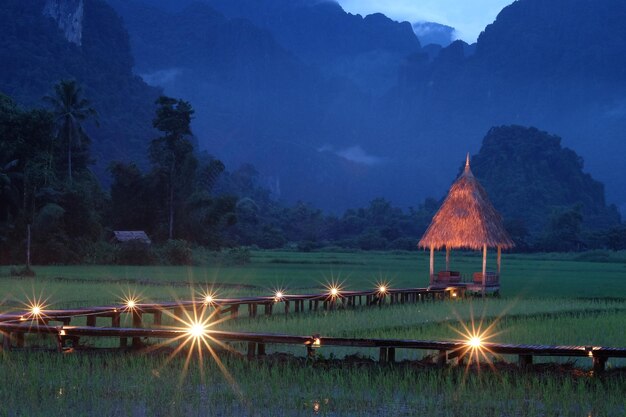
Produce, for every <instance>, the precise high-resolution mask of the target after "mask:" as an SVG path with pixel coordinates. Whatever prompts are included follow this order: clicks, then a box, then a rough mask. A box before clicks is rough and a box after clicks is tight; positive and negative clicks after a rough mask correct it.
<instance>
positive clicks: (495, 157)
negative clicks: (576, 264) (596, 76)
mask: <svg viewBox="0 0 626 417" xmlns="http://www.w3.org/2000/svg"><path fill="white" fill-rule="evenodd" d="M471 165H472V171H473V172H474V175H475V176H476V178H478V180H479V181H480V182H481V184H482V185H483V187H485V189H486V190H487V193H488V194H489V197H490V199H491V201H492V202H493V204H494V206H495V207H496V208H497V209H498V210H499V211H500V212H501V214H502V215H503V217H504V218H505V220H508V221H521V222H522V223H523V224H524V225H525V227H526V228H527V229H529V230H530V231H531V232H533V233H534V234H539V233H540V232H541V231H542V229H543V228H544V227H545V225H546V223H547V222H548V221H549V219H550V216H551V215H552V213H553V211H554V210H555V209H563V208H572V207H575V206H577V205H580V206H581V213H582V214H583V225H584V226H586V227H587V228H588V229H607V228H609V227H611V226H615V225H616V224H618V223H619V222H620V215H619V213H618V212H617V209H616V207H615V206H608V205H607V204H606V200H605V196H604V186H603V185H602V184H601V183H600V182H598V181H596V180H594V179H593V178H592V177H591V175H589V174H588V173H586V172H584V171H583V160H582V158H581V157H580V156H578V155H577V154H576V152H574V151H572V150H571V149H568V148H564V147H562V146H561V138H560V137H558V136H554V135H550V134H548V133H546V132H542V131H539V130H537V129H535V128H527V127H521V126H501V127H494V128H492V129H491V130H489V132H488V133H487V135H486V136H485V138H484V139H483V143H482V146H481V148H480V151H479V152H478V154H476V155H474V156H473V157H472V159H471Z"/></svg>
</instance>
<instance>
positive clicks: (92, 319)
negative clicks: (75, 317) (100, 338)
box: [87, 315, 96, 327]
mask: <svg viewBox="0 0 626 417" xmlns="http://www.w3.org/2000/svg"><path fill="white" fill-rule="evenodd" d="M87 326H89V327H96V316H93V315H92V316H87Z"/></svg>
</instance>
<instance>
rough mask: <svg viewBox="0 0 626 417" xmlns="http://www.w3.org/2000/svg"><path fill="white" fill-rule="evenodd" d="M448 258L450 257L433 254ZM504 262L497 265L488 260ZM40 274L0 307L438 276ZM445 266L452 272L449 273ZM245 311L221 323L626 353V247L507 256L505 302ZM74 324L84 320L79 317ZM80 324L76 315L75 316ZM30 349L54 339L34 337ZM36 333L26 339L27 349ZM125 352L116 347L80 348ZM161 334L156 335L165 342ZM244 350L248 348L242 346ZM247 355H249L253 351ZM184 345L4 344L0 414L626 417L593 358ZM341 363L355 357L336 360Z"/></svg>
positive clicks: (419, 256)
mask: <svg viewBox="0 0 626 417" xmlns="http://www.w3.org/2000/svg"><path fill="white" fill-rule="evenodd" d="M437 261H438V263H442V260H440V259H438V260H437ZM489 262H490V264H492V265H493V264H494V263H495V262H494V260H492V259H490V260H489ZM480 263H481V259H480V258H479V257H478V256H476V255H474V254H472V253H459V254H456V255H453V258H452V267H453V269H456V270H459V271H461V272H462V273H464V274H470V273H471V272H473V271H477V270H479V269H480ZM34 269H35V271H36V273H37V276H36V277H35V278H33V279H24V278H17V277H11V276H10V274H9V268H8V267H5V268H0V294H2V295H3V296H2V310H3V311H10V310H11V309H15V308H18V307H19V306H20V305H21V303H22V302H25V301H26V299H27V298H29V297H30V298H32V297H33V296H35V297H39V296H43V298H46V299H47V303H48V304H49V305H50V307H51V308H67V307H76V306H91V305H106V304H110V303H115V302H119V301H120V297H121V296H122V295H123V294H128V293H133V294H137V295H139V296H140V297H141V299H142V300H144V301H166V300H168V301H169V300H173V299H189V298H190V297H192V296H193V295H194V294H197V293H198V292H200V291H202V290H204V289H206V288H207V287H209V288H213V289H214V290H215V291H217V292H218V296H230V295H270V294H272V293H273V291H274V290H275V289H277V288H281V289H283V290H285V292H287V293H297V292H303V293H310V292H318V291H322V290H323V288H324V285H325V284H327V283H329V282H336V283H341V285H342V287H343V288H346V289H354V290H360V289H367V288H373V287H374V285H375V284H376V282H379V281H385V282H389V285H390V287H396V288H400V287H425V286H427V285H428V259H427V255H426V254H424V253H421V252H419V253H408V252H383V253H371V252H367V253H334V252H333V253H330V252H320V253H317V252H315V253H294V252H272V251H259V252H253V256H252V262H251V263H250V264H249V265H245V266H241V267H217V266H214V267H209V266H194V267H122V266H72V267H69V266H58V267H35V268H34ZM440 269H443V268H440ZM275 311H276V312H278V314H274V315H273V316H271V317H263V316H261V317H258V318H254V319H249V318H247V317H245V316H246V312H245V310H244V311H243V312H241V315H242V317H241V318H239V319H237V320H227V321H224V322H221V323H219V324H216V325H215V328H218V329H224V330H236V331H252V332H272V333H283V334H297V335H312V334H320V335H322V336H344V337H364V338H366V337H376V338H401V339H430V340H432V339H434V340H448V339H460V338H461V339H462V338H463V337H464V336H463V334H465V333H466V328H472V326H474V327H475V328H478V327H480V328H481V329H482V330H484V329H487V328H488V329H489V331H488V334H487V336H488V337H489V341H496V342H503V343H525V344H550V345H554V344H556V345H595V346H598V345H602V346H615V347H626V255H624V254H620V253H608V254H607V253H587V254H576V255H508V256H507V255H506V254H505V256H504V259H503V270H502V289H501V297H500V298H487V299H484V300H483V299H467V300H454V301H435V302H426V303H418V304H404V305H394V306H390V305H386V306H383V307H368V308H365V307H363V308H357V309H354V310H352V309H351V310H341V309H339V310H336V311H329V312H323V311H321V312H315V313H314V312H306V313H304V314H300V315H293V314H292V315H287V316H285V315H284V314H280V312H281V311H282V308H280V306H278V307H277V308H276V309H275ZM72 324H74V322H73V323H72ZM77 324H80V322H77ZM30 338H32V340H29V341H28V342H27V345H30V346H42V347H46V346H50V343H49V341H47V340H44V339H43V338H42V337H40V336H30ZM29 342H30V343H29ZM84 343H86V344H88V345H89V344H91V345H93V346H114V345H115V341H114V340H110V341H104V342H102V341H99V340H89V339H86V340H85V341H84ZM155 343H156V342H155ZM234 347H235V348H240V347H242V346H237V345H234ZM242 351H243V350H242ZM172 352H173V349H172V348H169V347H166V348H163V349H155V350H154V351H153V352H151V353H149V354H148V353H145V352H120V351H113V350H106V351H89V352H72V353H70V352H68V353H63V354H58V353H53V352H49V351H47V350H45V349H43V348H33V349H30V350H23V351H21V350H13V351H11V352H2V354H1V355H2V359H1V360H2V366H0V380H1V381H3V382H2V384H0V416H66V415H73V416H177V415H180V416H209V415H210V416H231V415H233V416H234V415H236V416H300V415H302V416H307V415H325V416H415V415H427V416H454V415H487V416H622V417H623V416H625V415H626V370H625V369H624V368H625V367H626V363H625V362H624V361H620V360H610V361H609V363H608V364H607V372H606V374H605V375H603V376H601V377H598V376H593V375H592V373H591V372H590V365H591V363H590V360H587V358H583V359H578V360H576V361H573V360H569V361H568V360H564V359H558V358H551V359H542V358H535V363H536V365H535V366H534V369H533V370H530V371H521V370H519V369H518V368H517V366H516V365H515V360H516V358H515V357H496V356H493V355H489V354H487V355H486V356H485V357H484V358H483V363H482V365H480V366H476V365H475V364H471V365H470V366H467V365H461V366H455V365H450V366H448V367H445V368H438V367H436V366H434V365H432V364H430V362H429V360H428V358H429V355H431V354H432V352H423V351H402V350H398V352H397V354H396V359H397V361H398V362H399V363H397V364H395V365H378V363H377V362H376V359H377V355H378V351H377V350H372V351H368V350H366V349H364V350H358V349H350V348H329V347H322V348H320V349H317V350H316V353H315V357H314V358H312V359H311V358H309V359H306V358H305V357H304V354H305V351H304V348H301V349H300V348H297V347H278V348H277V347H274V346H268V350H267V353H268V355H267V356H266V357H265V358H263V359H256V360H253V361H247V360H245V359H244V358H242V357H239V356H237V355H236V354H233V353H228V352H221V353H220V354H219V358H218V359H219V360H216V359H214V358H212V357H211V355H210V354H209V353H208V352H204V354H203V356H202V359H200V358H199V357H198V356H197V355H195V354H194V355H191V356H189V357H188V355H187V354H186V352H184V351H181V352H179V353H178V354H177V355H172ZM339 359H345V360H341V361H340V360H339Z"/></svg>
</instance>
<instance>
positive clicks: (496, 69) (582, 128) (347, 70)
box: [130, 0, 626, 208]
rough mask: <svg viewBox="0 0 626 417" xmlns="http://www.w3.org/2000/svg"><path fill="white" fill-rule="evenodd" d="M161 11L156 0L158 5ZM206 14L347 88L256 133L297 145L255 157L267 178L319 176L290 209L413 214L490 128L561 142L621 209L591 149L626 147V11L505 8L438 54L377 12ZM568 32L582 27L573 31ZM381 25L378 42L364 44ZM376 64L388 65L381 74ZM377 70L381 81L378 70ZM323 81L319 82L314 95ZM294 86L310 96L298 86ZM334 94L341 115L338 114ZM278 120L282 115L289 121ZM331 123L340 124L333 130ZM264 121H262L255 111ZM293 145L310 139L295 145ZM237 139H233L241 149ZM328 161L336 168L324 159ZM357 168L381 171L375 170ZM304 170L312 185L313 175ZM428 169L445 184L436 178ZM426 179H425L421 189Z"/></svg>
mask: <svg viewBox="0 0 626 417" xmlns="http://www.w3.org/2000/svg"><path fill="white" fill-rule="evenodd" d="M166 3H167V1H166V0H160V1H158V2H155V3H152V4H153V5H161V6H163V5H165V4H166ZM205 3H206V4H209V5H210V6H211V7H213V8H214V9H216V10H218V11H219V12H220V13H223V14H224V15H225V16H227V17H228V18H233V19H236V18H245V19H248V20H249V21H251V22H252V23H253V25H255V26H256V27H258V28H262V29H264V30H266V31H267V32H268V33H270V34H271V36H272V38H273V39H274V41H275V43H276V44H278V45H279V46H280V47H282V48H283V49H284V50H285V51H286V52H287V53H288V54H290V55H291V56H292V57H293V59H294V60H296V61H297V62H299V63H301V64H302V65H303V66H304V67H307V68H309V69H310V70H312V72H313V73H315V75H316V77H317V78H318V79H320V80H326V81H328V80H334V82H336V83H337V84H336V85H338V86H342V87H341V88H340V89H339V90H338V91H340V92H341V93H340V94H336V92H337V91H331V92H330V93H329V94H327V95H325V96H324V97H320V95H319V94H316V95H314V96H313V97H315V98H316V99H317V101H316V103H317V104H319V107H318V109H321V110H319V111H311V105H310V104H309V100H307V99H306V98H305V99H303V100H304V101H303V103H305V106H306V108H307V109H306V110H305V111H304V112H303V113H305V115H304V116H303V117H304V119H307V118H309V115H311V116H310V117H311V120H317V122H309V121H306V122H305V123H304V124H303V125H300V128H298V127H296V128H295V129H294V131H293V134H285V132H280V133H279V134H278V135H277V134H276V133H277V131H281V130H282V129H280V128H278V126H274V123H272V124H271V125H272V126H271V127H270V130H269V131H266V130H264V129H261V128H256V127H255V128H254V129H253V130H254V135H255V136H256V137H257V138H259V137H265V138H272V137H282V138H283V139H278V140H279V141H282V142H283V144H285V146H287V147H288V148H290V150H289V151H287V152H285V153H286V154H287V158H283V159H278V158H277V159H274V161H273V162H274V163H273V164H267V162H268V160H267V159H266V158H258V159H252V162H253V163H255V164H257V163H258V164H259V168H260V171H261V172H263V173H266V174H268V175H270V176H272V177H274V178H276V179H278V180H281V179H283V178H285V173H287V172H289V174H286V177H287V178H294V176H293V174H294V172H293V171H290V169H291V168H288V167H290V166H293V165H294V164H293V162H292V160H293V158H292V156H293V155H296V154H297V155H299V156H300V157H302V159H303V161H306V162H305V163H304V165H303V164H302V161H301V162H300V163H299V164H297V165H298V168H297V170H296V171H295V172H297V173H298V174H297V175H298V177H299V178H300V179H302V180H304V181H305V183H307V184H310V182H309V181H310V180H311V179H314V180H315V179H316V180H315V181H313V183H314V186H313V187H307V191H308V192H310V194H309V193H307V194H304V193H301V192H300V191H298V190H299V189H300V186H299V185H298V184H297V183H295V182H294V183H293V184H291V185H287V184H285V185H284V186H283V187H281V189H282V190H283V192H284V194H283V196H284V197H286V198H287V199H298V198H301V199H305V200H307V201H314V202H316V203H318V201H319V202H320V204H322V205H324V204H326V203H324V202H325V201H328V200H329V198H328V197H326V198H324V197H322V196H324V195H325V196H332V197H330V199H332V200H333V201H334V203H333V205H332V206H333V207H334V206H335V205H337V206H340V207H348V206H351V205H353V204H351V202H352V201H353V200H352V199H346V197H345V195H346V193H345V191H346V190H348V189H349V190H350V195H351V196H353V198H356V199H357V201H362V202H365V200H366V197H365V196H366V195H370V196H372V195H375V194H373V193H374V192H376V191H378V190H380V192H383V193H385V194H384V195H389V196H393V197H392V198H393V200H394V201H397V202H399V203H401V204H406V205H410V204H414V202H415V201H416V199H419V198H422V197H425V196H427V195H437V194H438V193H440V192H441V190H442V189H445V188H446V187H447V185H448V184H449V181H450V178H451V177H453V175H454V166H455V163H454V162H453V161H456V157H455V156H454V155H456V154H457V153H458V154H461V155H463V153H464V152H465V151H467V150H471V149H473V148H476V147H477V146H478V144H479V141H480V138H481V137H482V135H483V134H484V132H486V131H488V130H489V128H490V127H491V126H493V125H500V124H511V123H514V124H521V125H532V126H538V127H539V128H542V129H545V130H548V131H550V132H554V133H557V134H559V135H561V136H562V137H563V138H564V141H565V143H566V144H567V145H568V146H570V147H572V148H574V149H576V150H578V151H579V152H580V153H581V154H582V155H583V157H584V158H585V159H586V160H587V166H588V168H589V169H590V171H591V172H594V173H597V174H599V176H600V178H601V179H602V180H604V181H607V182H608V183H607V185H608V187H607V190H608V193H609V198H610V199H612V200H618V201H620V205H624V204H626V195H620V191H619V190H620V189H624V187H621V185H624V179H623V178H622V177H623V176H622V175H620V174H616V173H615V170H607V164H605V163H604V156H603V155H599V156H598V157H596V156H595V155H597V151H596V147H595V146H594V145H593V142H592V141H590V140H589V138H594V139H595V140H602V141H603V142H604V143H607V144H608V145H609V147H613V148H621V147H622V145H621V144H620V143H619V142H620V141H619V133H618V132H619V131H620V129H621V124H623V119H624V117H623V115H624V112H623V111H622V110H620V109H623V108H624V107H625V106H624V104H623V103H622V101H620V100H621V99H620V98H619V97H623V95H622V94H621V93H618V91H619V90H620V89H623V88H622V87H623V83H621V82H620V79H621V78H620V75H619V74H621V71H622V70H623V68H625V67H626V66H623V65H621V64H620V62H621V60H622V59H621V58H619V57H618V56H616V54H617V55H619V53H620V51H621V50H623V45H624V44H625V43H624V42H626V40H624V39H623V32H624V30H623V29H622V26H621V25H619V24H618V22H619V16H621V15H622V13H623V12H624V9H625V6H624V5H623V4H621V3H619V2H616V1H615V0H605V1H602V2H598V3H594V4H593V6H592V5H590V3H588V2H586V1H583V0H576V1H574V2H566V1H564V0H560V1H555V2H551V3H550V4H544V2H541V1H538V0H520V1H518V2H515V3H514V4H512V5H511V6H509V7H507V8H505V9H504V10H503V11H502V12H501V13H500V15H499V16H498V17H497V19H496V21H495V22H494V23H493V24H491V25H489V26H488V27H487V28H486V29H485V32H484V33H483V34H481V36H480V37H479V39H478V42H477V43H476V44H474V45H468V44H466V43H465V42H462V41H455V42H452V43H451V44H450V45H448V46H447V47H446V48H442V49H440V48H439V47H437V46H429V47H428V48H423V47H421V45H420V42H419V40H417V39H416V38H415V37H414V33H413V28H410V25H409V24H408V23H396V22H393V21H391V20H389V19H387V18H384V17H383V16H379V15H375V16H370V17H365V18H362V17H361V16H355V15H350V14H349V13H346V12H345V11H343V9H341V7H340V6H339V5H337V4H334V3H331V2H308V1H301V2H289V1H286V0H272V1H264V2H257V1H252V0H240V1H222V0H207V1H206V2H205ZM565 9H567V11H565V12H563V10H565ZM609 15H612V17H611V18H609ZM572 27H579V28H580V30H578V31H577V32H576V34H573V33H571V30H570V28H572ZM364 28H368V29H367V30H366V29H364ZM374 28H376V33H379V36H378V40H376V41H374V40H371V39H370V38H367V37H363V36H362V34H363V33H367V31H368V30H370V31H371V30H374ZM409 29H411V30H409ZM130 32H131V39H133V38H134V37H135V35H134V33H135V30H134V29H133V28H131V29H130ZM409 32H410V33H409ZM407 33H408V35H407ZM600 34H601V35H600ZM611 34H614V35H615V36H612V35H611ZM172 36H175V35H174V34H173V33H172ZM338 39H340V40H344V39H345V40H346V42H338ZM380 39H385V41H384V42H382V41H381V40H380ZM607 39H610V41H608V42H607V41H606V40H607ZM338 44H340V46H337V45H338ZM381 44H384V45H382V46H381ZM620 45H621V46H622V49H621V50H620ZM368 54H370V55H368ZM377 60H382V61H383V62H384V64H380V65H379V64H373V63H376V61H377ZM346 62H347V64H346ZM139 64H140V60H138V65H139ZM380 68H384V69H385V70H383V71H378V69H380ZM392 69H393V70H392ZM299 71H300V70H298V72H299ZM244 72H245V71H244ZM391 73H393V75H390V74H391ZM309 74H310V73H309ZM333 77H334V78H333ZM380 80H383V81H380ZM306 83H309V81H307V82H306ZM286 84H289V83H286ZM322 84H323V82H318V83H317V86H320V85H322ZM350 85H351V86H350ZM368 85H369V86H372V85H373V86H375V89H374V90H373V89H372V87H369V88H368V87H367V86H368ZM620 85H622V87H619V86H620ZM615 87H618V88H615ZM289 89H290V90H297V91H299V92H300V94H301V95H303V96H306V95H307V94H308V93H307V90H306V89H303V88H302V87H300V86H299V85H297V84H291V86H290V87H289ZM169 91H171V92H172V93H177V92H179V90H176V89H172V90H169ZM318 91H319V87H318ZM180 92H184V91H183V90H180ZM346 92H348V94H346ZM381 94H382V96H381ZM338 97H340V103H343V104H342V106H338V107H334V106H333V104H334V103H336V100H337V98H338ZM192 101H194V100H192ZM280 101H281V100H277V101H274V102H273V103H274V104H273V106H276V107H277V112H276V116H277V118H276V121H277V123H279V124H281V123H285V122H286V121H291V120H293V119H292V118H290V117H289V116H288V115H289V112H288V110H291V109H286V107H290V106H282V105H281V104H279V103H280ZM243 103H245V102H243ZM468 103H470V104H469V105H468ZM281 108H282V110H281ZM331 109H332V111H331ZM283 111H284V112H285V113H284V114H285V116H286V117H281V114H282V112H283ZM201 112H202V110H201V111H200V112H199V114H198V118H199V119H200V118H201V116H200V113H201ZM344 112H347V113H344ZM315 114H317V115H318V116H314V115H315ZM329 117H330V120H331V121H332V123H328V122H327V120H329V119H328V118H329ZM259 118H261V119H264V118H265V116H263V115H262V113H256V119H259ZM253 119H254V118H253ZM597 120H602V122H601V123H597ZM197 124H198V123H197ZM293 125H294V126H297V125H298V123H294V124H293ZM324 125H326V126H324ZM207 127H208V125H207ZM325 127H327V128H326V129H325ZM199 135H200V136H201V137H202V136H203V133H202V132H200V133H199ZM294 135H295V136H297V137H299V138H302V140H298V139H295V140H294V137H295V136H294ZM433 138H437V140H433ZM237 141H239V139H235V138H233V142H232V144H233V146H234V143H235V142H237ZM252 141H253V142H254V143H255V147H254V149H255V151H254V153H257V152H260V153H263V152H266V151H264V150H262V149H260V148H259V146H260V147H261V148H263V145H261V144H258V142H257V140H256V139H253V140H252ZM270 141H272V139H270ZM296 142H297V143H298V145H297V146H296V147H297V148H298V150H297V151H296V154H294V153H293V152H292V151H293V148H292V147H291V146H290V145H292V144H294V143H296ZM202 143H208V142H207V141H206V140H202ZM226 147H227V148H228V146H226ZM236 148H237V149H236V150H235V151H234V152H231V153H230V156H229V158H227V159H228V160H229V161H231V162H233V163H236V162H239V161H240V160H242V159H243V158H241V159H240V158H239V156H242V155H240V154H239V152H240V151H239V150H238V149H241V148H244V149H245V148H247V146H240V147H236ZM357 148H358V149H360V150H361V151H362V152H363V153H364V154H365V155H367V156H368V157H367V158H353V159H352V160H347V159H345V158H343V157H342V156H341V155H352V153H350V152H346V150H348V149H357ZM233 149H235V148H233ZM267 149H272V151H271V152H272V154H273V155H277V153H275V152H274V151H275V150H276V147H275V146H274V145H271V144H269V147H268V148H267ZM327 149H334V150H335V151H334V152H328V151H327ZM223 150H225V149H224V148H219V151H220V152H221V151H223ZM320 150H321V151H320ZM244 153H245V156H251V155H250V154H249V153H246V152H244ZM279 153H280V152H279ZM618 154H619V152H617V153H612V154H611V156H612V157H613V158H615V156H614V155H618ZM321 156H324V157H331V159H327V160H323V161H322V160H321V159H320V157H321ZM336 156H339V159H337V158H335V157H336ZM253 158H254V157H253ZM259 159H261V161H260V162H259ZM342 161H344V162H342ZM359 161H361V162H359ZM363 161H383V162H381V163H377V164H369V165H368V164H364V163H362V162H363ZM345 163H348V165H345ZM612 163H613V164H616V163H617V161H616V160H615V161H612ZM353 164H356V165H353ZM305 165H306V166H307V168H306V169H305V168H304V166H305ZM383 168H384V169H383ZM303 169H304V170H305V172H303V171H302V170H303ZM307 170H308V171H310V172H312V173H314V174H311V173H309V174H306V171H307ZM433 170H434V171H435V172H437V174H438V175H434V176H433V175H432V172H433ZM323 172H324V173H328V174H327V175H324V174H323ZM302 175H304V176H302ZM311 177H313V178H311ZM421 177H423V178H426V177H428V178H429V181H427V182H424V181H414V180H413V179H415V178H421ZM366 184H367V185H366ZM389 184H396V185H395V186H391V187H390V186H389ZM318 186H320V187H323V188H324V189H318ZM318 190H319V191H318ZM375 190H376V191H375ZM318 199H320V200H318ZM361 199H364V200H361ZM346 200H350V201H346ZM327 208H332V207H327Z"/></svg>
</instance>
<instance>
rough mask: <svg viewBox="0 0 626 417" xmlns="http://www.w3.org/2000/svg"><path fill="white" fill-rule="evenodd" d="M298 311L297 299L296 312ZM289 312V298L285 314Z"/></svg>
mask: <svg viewBox="0 0 626 417" xmlns="http://www.w3.org/2000/svg"><path fill="white" fill-rule="evenodd" d="M297 311H298V302H297V301H296V312H297ZM287 314H289V300H285V315H287Z"/></svg>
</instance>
